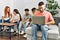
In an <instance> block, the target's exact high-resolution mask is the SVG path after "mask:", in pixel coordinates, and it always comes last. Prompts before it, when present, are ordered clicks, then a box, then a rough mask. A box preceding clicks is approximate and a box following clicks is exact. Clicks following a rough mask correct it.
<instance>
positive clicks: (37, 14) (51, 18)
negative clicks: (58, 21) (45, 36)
mask: <svg viewBox="0 0 60 40" xmlns="http://www.w3.org/2000/svg"><path fill="white" fill-rule="evenodd" d="M34 15H35V16H45V22H46V23H47V22H49V21H53V20H54V19H53V17H52V15H51V13H49V12H47V11H44V12H43V13H41V12H36V13H35V14H34Z"/></svg>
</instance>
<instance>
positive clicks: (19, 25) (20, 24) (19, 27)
mask: <svg viewBox="0 0 60 40" xmlns="http://www.w3.org/2000/svg"><path fill="white" fill-rule="evenodd" d="M21 28H22V22H21V21H20V22H19V24H18V31H19V32H20V31H21Z"/></svg>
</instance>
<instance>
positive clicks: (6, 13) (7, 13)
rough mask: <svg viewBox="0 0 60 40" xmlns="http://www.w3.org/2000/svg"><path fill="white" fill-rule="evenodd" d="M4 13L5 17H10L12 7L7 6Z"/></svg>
mask: <svg viewBox="0 0 60 40" xmlns="http://www.w3.org/2000/svg"><path fill="white" fill-rule="evenodd" d="M8 8H9V12H8V11H7V9H8ZM4 13H5V17H6V16H7V15H8V17H10V7H9V6H5V9H4Z"/></svg>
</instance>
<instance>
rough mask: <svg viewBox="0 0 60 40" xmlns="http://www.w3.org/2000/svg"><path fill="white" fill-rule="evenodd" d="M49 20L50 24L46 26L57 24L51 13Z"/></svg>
mask: <svg viewBox="0 0 60 40" xmlns="http://www.w3.org/2000/svg"><path fill="white" fill-rule="evenodd" d="M48 20H49V22H47V23H46V24H48V25H49V24H54V23H55V21H54V18H53V16H52V14H51V13H49V17H48Z"/></svg>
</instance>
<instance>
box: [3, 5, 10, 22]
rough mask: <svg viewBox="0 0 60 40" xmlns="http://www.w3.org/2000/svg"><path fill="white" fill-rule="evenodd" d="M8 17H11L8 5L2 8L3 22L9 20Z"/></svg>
mask: <svg viewBox="0 0 60 40" xmlns="http://www.w3.org/2000/svg"><path fill="white" fill-rule="evenodd" d="M10 18H11V13H10V7H9V6H6V7H5V9H4V16H3V18H2V21H3V23H4V22H10Z"/></svg>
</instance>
